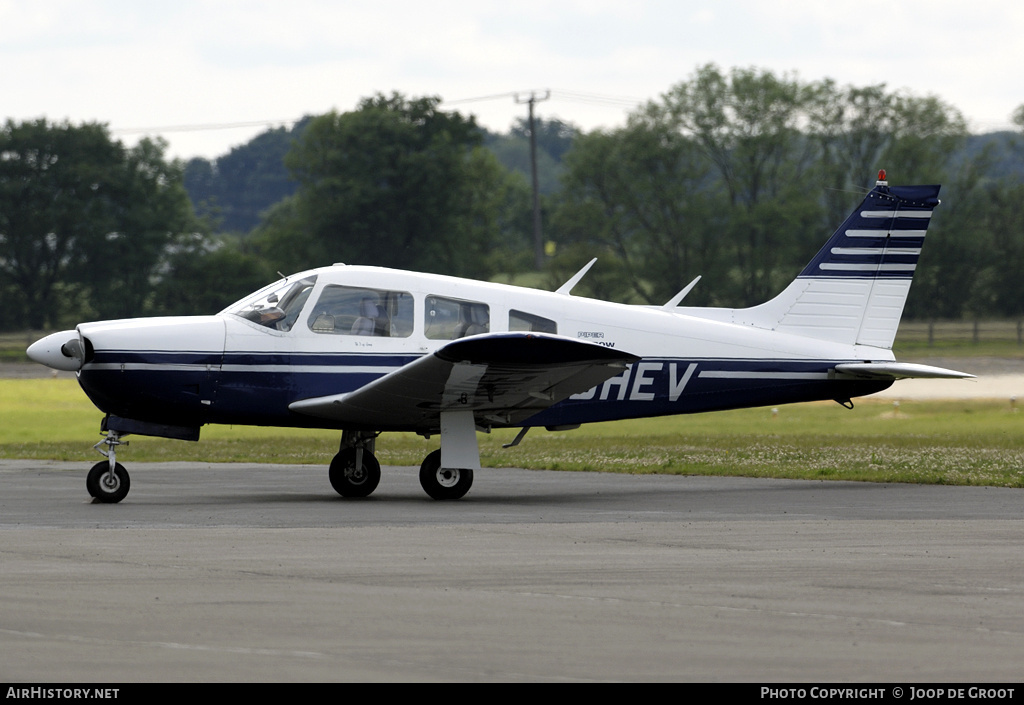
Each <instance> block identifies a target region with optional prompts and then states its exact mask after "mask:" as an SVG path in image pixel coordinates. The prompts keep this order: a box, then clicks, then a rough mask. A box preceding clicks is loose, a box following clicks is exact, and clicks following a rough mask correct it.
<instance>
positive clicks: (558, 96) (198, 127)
mask: <svg viewBox="0 0 1024 705" xmlns="http://www.w3.org/2000/svg"><path fill="white" fill-rule="evenodd" d="M536 93H540V91H508V92H506V93H492V94H490V95H481V96H475V97H471V98H459V99H456V100H444V101H442V102H441V106H443V107H450V106H455V105H464V104H466V103H481V102H485V101H491V100H507V99H509V98H513V99H515V98H516V96H519V95H524V94H529V95H534V94H536ZM544 93H547V94H548V95H549V97H550V99H551V100H556V101H562V102H568V103H585V104H589V105H601V106H605V107H609V108H637V107H639V106H640V105H641V104H643V103H644V102H645V100H646V99H644V98H634V97H629V96H615V95H605V94H600V93H586V92H583V91H571V90H565V89H551V90H548V91H544ZM300 119H301V118H287V119H281V120H244V121H238V122H213V123H191V124H189V123H186V124H181V125H155V126H151V127H119V128H112V129H111V130H110V132H111V133H112V134H116V135H138V134H152V133H164V132H212V131H215V130H237V129H242V128H247V127H277V126H279V125H285V126H289V127H290V126H292V125H294V124H295V123H297V122H299V120H300Z"/></svg>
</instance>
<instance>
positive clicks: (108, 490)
mask: <svg viewBox="0 0 1024 705" xmlns="http://www.w3.org/2000/svg"><path fill="white" fill-rule="evenodd" d="M130 487H131V481H130V480H129V479H128V471H127V470H125V469H124V466H123V465H121V463H116V464H115V465H114V473H113V474H111V473H110V461H109V460H101V461H100V462H98V463H96V464H95V465H93V466H92V470H90V471H89V475H88V476H87V477H86V478H85V489H87V490H88V491H89V494H90V495H91V496H93V497H94V498H95V499H96V501H98V502H103V503H104V504H117V503H118V502H120V501H121V500H122V499H124V498H125V497H126V496H127V495H128V489H129V488H130Z"/></svg>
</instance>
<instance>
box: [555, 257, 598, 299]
mask: <svg viewBox="0 0 1024 705" xmlns="http://www.w3.org/2000/svg"><path fill="white" fill-rule="evenodd" d="M596 261H597V257H595V258H594V259H592V260H590V261H589V262H587V263H586V264H585V265H583V269H581V270H580V271H578V272H576V274H575V275H573V277H572V279H570V280H569V281H567V282H566V283H565V284H562V286H560V287H558V290H557V291H556V292H555V293H556V294H565V295H566V296H568V295H569V292H570V291H572V288H573V287H574V286H576V285H577V284H579V283H580V279H582V278H583V275H584V274H586V273H587V272H588V271H589V270H590V268H591V267H593V266H594V262H596Z"/></svg>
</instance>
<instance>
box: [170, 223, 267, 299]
mask: <svg viewBox="0 0 1024 705" xmlns="http://www.w3.org/2000/svg"><path fill="white" fill-rule="evenodd" d="M275 278H276V275H275V272H274V268H273V267H272V266H270V264H269V263H267V262H266V261H265V260H264V259H262V258H261V257H259V256H257V255H256V254H255V253H254V252H252V251H251V248H249V247H247V246H246V245H245V243H244V242H243V241H241V240H239V239H236V238H232V237H224V236H222V237H218V238H209V237H206V236H204V235H202V234H199V233H195V234H193V235H190V236H187V237H183V238H180V239H179V241H178V242H177V243H176V244H175V245H174V246H173V247H172V248H171V251H170V252H169V253H168V256H167V257H166V260H165V264H164V273H163V276H162V277H161V279H160V281H159V282H158V283H157V285H156V287H155V290H154V297H153V298H154V309H155V312H156V313H159V314H161V315H196V314H213V313H217V312H218V311H220V310H222V309H223V308H224V307H225V306H228V305H229V304H230V303H231V302H232V301H237V300H238V299H240V298H242V297H243V296H245V295H246V294H249V293H251V292H253V291H255V290H256V289H259V288H260V287H261V286H264V285H266V284H267V283H268V282H270V281H273V280H274V279H275Z"/></svg>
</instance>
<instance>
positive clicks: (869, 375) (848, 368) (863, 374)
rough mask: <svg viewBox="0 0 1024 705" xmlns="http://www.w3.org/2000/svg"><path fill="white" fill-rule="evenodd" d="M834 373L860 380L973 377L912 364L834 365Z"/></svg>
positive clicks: (860, 363) (866, 363)
mask: <svg viewBox="0 0 1024 705" xmlns="http://www.w3.org/2000/svg"><path fill="white" fill-rule="evenodd" d="M836 372H838V373H841V374H844V375H851V376H853V377H859V378H861V379H913V378H930V379H970V378H972V377H974V375H969V374H967V373H966V372H957V371H956V370H947V369H944V368H942V367H932V366H931V365H918V364H916V363H913V362H847V363H843V364H841V365H836Z"/></svg>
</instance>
